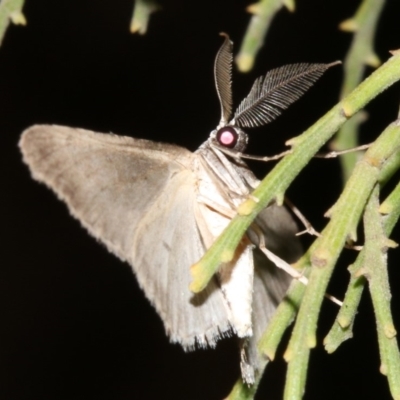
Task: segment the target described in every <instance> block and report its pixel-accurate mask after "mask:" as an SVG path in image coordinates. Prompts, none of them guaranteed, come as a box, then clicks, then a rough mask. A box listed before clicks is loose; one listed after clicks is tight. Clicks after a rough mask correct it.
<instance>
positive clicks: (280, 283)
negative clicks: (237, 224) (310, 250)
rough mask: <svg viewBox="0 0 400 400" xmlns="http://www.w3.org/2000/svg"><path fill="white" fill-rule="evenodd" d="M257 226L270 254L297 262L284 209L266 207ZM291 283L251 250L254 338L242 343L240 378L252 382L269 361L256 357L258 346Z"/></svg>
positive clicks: (294, 228)
mask: <svg viewBox="0 0 400 400" xmlns="http://www.w3.org/2000/svg"><path fill="white" fill-rule="evenodd" d="M256 223H257V225H258V227H259V228H261V230H262V232H263V234H264V239H265V244H266V247H267V248H268V249H269V250H270V251H272V252H273V253H275V254H276V255H277V256H279V257H280V258H282V259H284V260H285V261H286V262H288V263H293V262H295V261H297V260H298V259H299V258H300V256H301V254H302V248H301V244H300V240H299V239H298V237H296V236H295V234H296V233H297V225H296V223H295V221H294V220H293V218H292V216H291V215H290V213H289V212H288V211H287V210H286V208H285V207H279V206H277V205H272V206H270V207H267V208H266V209H264V210H263V211H262V212H261V213H260V214H259V215H258V217H257V218H256ZM249 237H250V238H251V239H252V240H253V242H254V243H257V244H258V239H257V238H256V237H255V235H254V234H253V233H252V232H249ZM290 282H291V278H290V276H289V275H288V274H287V273H286V272H284V271H282V270H281V269H279V268H278V267H276V266H275V265H274V264H273V263H272V262H271V261H269V260H268V259H267V258H266V256H265V255H264V254H263V253H262V252H261V251H260V250H259V249H258V248H256V249H255V250H254V291H253V314H252V323H253V336H252V337H251V338H250V339H249V340H248V342H244V343H243V349H242V371H243V372H242V374H243V375H244V378H245V379H246V380H247V381H252V380H254V379H255V378H256V377H257V376H258V375H259V374H260V373H261V372H262V371H263V369H264V367H265V364H266V363H267V361H268V360H267V359H266V358H265V357H264V356H261V355H260V354H259V353H258V350H257V344H258V341H259V340H260V338H261V336H262V334H263V333H264V331H265V329H266V328H267V325H268V323H269V321H270V320H271V318H272V316H273V314H274V312H275V309H276V307H277V306H278V305H279V303H280V302H281V301H282V299H283V297H284V295H285V293H286V291H287V289H288V287H289V284H290Z"/></svg>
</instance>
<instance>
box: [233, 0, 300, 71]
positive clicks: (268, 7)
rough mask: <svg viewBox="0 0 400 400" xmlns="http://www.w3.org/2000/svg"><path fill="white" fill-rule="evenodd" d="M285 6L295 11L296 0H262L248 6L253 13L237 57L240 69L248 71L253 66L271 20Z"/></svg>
mask: <svg viewBox="0 0 400 400" xmlns="http://www.w3.org/2000/svg"><path fill="white" fill-rule="evenodd" d="M283 6H286V7H287V8H288V9H289V10H290V11H293V10H294V0H260V1H259V2H258V3H255V4H252V5H251V6H249V7H248V8H247V11H248V12H250V13H251V14H253V15H252V17H251V20H250V22H249V25H248V27H247V30H246V33H245V35H244V38H243V41H242V45H241V47H240V50H239V53H238V55H237V56H236V59H235V61H236V65H237V67H238V69H239V71H242V72H248V71H250V70H251V69H252V68H253V64H254V60H255V57H256V56H257V53H258V51H259V50H260V48H261V47H262V45H263V44H264V37H265V35H266V34H267V30H268V28H269V26H270V24H271V21H272V19H273V18H274V16H275V14H276V13H277V12H278V11H279V10H280V9H281V8H282V7H283Z"/></svg>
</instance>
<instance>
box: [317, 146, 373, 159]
mask: <svg viewBox="0 0 400 400" xmlns="http://www.w3.org/2000/svg"><path fill="white" fill-rule="evenodd" d="M371 144H372V143H368V144H363V145H361V146H357V147H352V148H351V149H346V150H340V151H331V152H329V153H317V154H316V155H315V156H314V157H315V158H336V157H338V156H341V155H342V154H347V153H354V152H356V151H361V150H366V149H368V148H369V147H370V146H371Z"/></svg>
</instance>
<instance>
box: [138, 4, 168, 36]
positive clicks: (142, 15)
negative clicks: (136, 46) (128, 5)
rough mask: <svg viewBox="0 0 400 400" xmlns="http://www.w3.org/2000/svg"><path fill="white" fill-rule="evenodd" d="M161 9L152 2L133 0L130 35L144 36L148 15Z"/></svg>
mask: <svg viewBox="0 0 400 400" xmlns="http://www.w3.org/2000/svg"><path fill="white" fill-rule="evenodd" d="M160 8H161V7H160V6H159V5H158V4H157V3H156V2H155V1H153V0H135V6H134V8H133V14H132V19H131V26H130V31H131V33H136V32H137V33H139V35H144V34H145V33H146V32H147V27H148V25H149V20H150V15H151V14H152V13H153V12H155V11H158V10H159V9H160Z"/></svg>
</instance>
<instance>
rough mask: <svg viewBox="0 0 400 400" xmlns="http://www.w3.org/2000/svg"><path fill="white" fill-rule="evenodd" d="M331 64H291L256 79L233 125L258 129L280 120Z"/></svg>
mask: <svg viewBox="0 0 400 400" xmlns="http://www.w3.org/2000/svg"><path fill="white" fill-rule="evenodd" d="M336 64H340V62H339V61H336V62H333V63H331V64H289V65H284V66H283V67H280V68H276V69H273V70H271V71H269V72H267V74H266V75H265V77H262V76H261V77H259V78H258V79H256V80H255V82H254V84H253V87H252V88H251V90H250V93H249V94H248V95H247V97H246V98H245V99H244V100H242V102H241V103H240V105H239V107H238V108H237V110H236V111H235V115H234V118H233V119H232V121H230V122H229V124H230V125H234V126H237V127H239V128H255V127H258V126H262V125H265V124H267V123H268V122H271V121H273V120H274V119H275V118H276V117H278V116H279V115H280V114H281V113H282V111H283V110H285V109H286V108H288V107H289V105H290V104H292V103H293V102H295V101H296V100H297V99H299V98H300V97H301V96H302V95H303V94H304V93H305V92H306V91H307V90H308V89H309V88H310V87H311V86H312V85H313V84H314V82H316V81H317V80H318V79H319V78H320V77H321V75H322V74H323V73H324V72H325V71H326V70H327V69H328V68H330V67H332V66H333V65H336Z"/></svg>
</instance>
